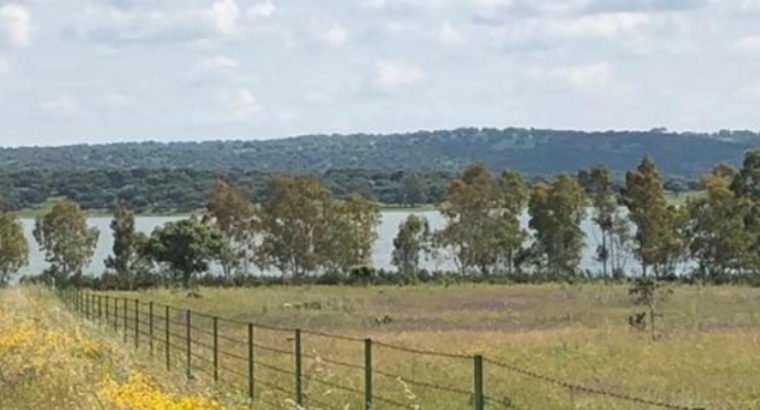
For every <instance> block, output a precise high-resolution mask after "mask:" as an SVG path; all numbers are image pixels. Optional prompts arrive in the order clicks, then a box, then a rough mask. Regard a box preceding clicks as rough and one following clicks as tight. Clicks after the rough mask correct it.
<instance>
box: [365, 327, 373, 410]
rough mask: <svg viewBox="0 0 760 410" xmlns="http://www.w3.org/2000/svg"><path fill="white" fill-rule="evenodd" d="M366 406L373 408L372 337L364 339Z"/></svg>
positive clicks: (367, 409) (367, 408) (366, 407)
mask: <svg viewBox="0 0 760 410" xmlns="http://www.w3.org/2000/svg"><path fill="white" fill-rule="evenodd" d="M364 408H365V410H370V409H372V339H364Z"/></svg>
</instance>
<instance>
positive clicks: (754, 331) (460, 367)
mask: <svg viewBox="0 0 760 410" xmlns="http://www.w3.org/2000/svg"><path fill="white" fill-rule="evenodd" d="M200 293H201V297H200V298H190V297H187V295H186V293H185V292H183V291H171V290H155V291H147V292H135V293H121V294H116V293H109V295H110V296H111V297H114V296H119V295H121V296H129V297H138V298H140V300H143V301H154V302H157V303H168V304H170V305H172V306H175V307H178V308H183V309H193V310H194V311H197V312H204V313H206V314H209V315H218V316H220V317H224V318H229V319H234V320H236V321H239V322H249V321H253V322H256V323H258V324H262V325H269V326H277V327H288V328H295V327H299V328H303V329H311V330H317V331H322V332H331V333H337V334H340V335H346V336H350V337H356V338H358V339H361V338H365V337H371V338H372V339H373V340H374V341H375V346H374V349H373V361H374V369H375V371H376V375H375V386H374V391H375V393H376V395H378V396H381V397H382V398H385V399H388V400H389V401H388V402H387V403H385V402H377V406H376V408H396V407H397V406H395V405H392V404H391V402H394V403H397V404H402V405H403V406H404V408H424V409H466V408H472V404H471V400H472V397H471V395H469V394H468V392H470V391H472V385H473V362H472V360H471V359H470V358H469V357H470V356H471V355H475V354H483V355H485V357H486V362H485V364H484V373H485V391H486V395H487V396H488V406H487V408H518V409H567V408H574V409H638V408H656V407H654V406H650V405H645V404H642V403H636V402H627V401H623V400H618V399H615V398H612V397H609V396H604V395H597V394H588V393H584V392H582V391H578V390H570V389H567V388H564V387H562V386H558V385H557V384H554V383H551V382H548V381H546V380H541V379H538V378H535V377H532V376H528V375H525V374H522V373H519V372H515V371H511V370H508V369H506V368H502V367H499V366H497V365H496V364H494V363H493V362H498V363H502V364H508V365H512V366H517V367H518V368H520V369H523V370H528V371H531V372H536V373H540V374H541V375H545V376H549V377H552V378H555V379H559V380H562V381H565V382H570V383H575V384H579V385H583V386H587V387H591V388H594V389H602V390H606V391H610V392H615V393H623V394H627V395H631V396H637V397H641V398H646V399H650V400H655V401H662V402H668V403H674V404H679V405H683V406H687V407H704V408H711V409H748V408H760V386H758V384H757V383H756V382H755V378H756V375H757V374H760V360H758V359H757V355H758V352H760V290H758V289H752V288H743V287H696V286H693V287H686V286H679V287H675V288H673V293H672V294H671V295H670V296H669V297H668V298H667V300H666V301H665V302H664V303H663V305H662V309H661V313H662V317H660V318H658V319H659V321H658V324H659V330H658V333H659V339H658V340H657V341H656V342H654V341H652V340H651V338H650V336H649V334H648V333H647V332H642V331H637V330H633V329H631V328H630V326H629V325H628V323H627V317H628V315H630V314H631V313H633V312H640V311H643V310H644V309H643V308H642V307H640V306H636V305H635V304H634V303H633V302H632V300H631V298H630V296H629V295H628V293H627V288H626V287H624V286H622V285H602V284H594V285H573V286H570V285H568V286H562V285H541V286H495V285H458V286H452V287H443V286H416V287H390V286H389V287H367V288H361V287H317V286H311V287H270V288H251V289H202V290H201V292H200ZM183 317H184V315H183V314H182V312H181V311H177V312H175V313H172V318H171V319H172V323H182V320H183ZM173 326H176V325H173ZM193 327H194V330H193V335H192V339H193V340H194V342H195V341H197V342H198V343H200V344H201V345H204V344H205V345H208V344H209V343H210V340H209V339H208V337H209V336H208V334H207V333H206V332H202V331H201V330H203V329H207V330H209V329H211V319H209V318H207V317H204V316H200V315H196V316H194V317H193ZM195 329H200V330H195ZM159 330H160V329H159ZM160 331H163V330H160ZM220 333H221V334H224V335H225V336H226V337H228V338H229V340H227V339H225V340H224V341H222V343H221V347H222V349H223V350H225V351H227V352H229V353H230V354H229V355H227V354H224V355H223V357H222V358H221V359H220V360H221V365H222V367H223V370H221V373H222V375H221V377H222V379H223V380H225V381H226V382H227V383H228V384H230V385H232V386H234V387H236V388H239V389H241V390H245V389H246V386H247V385H246V381H245V380H246V379H245V374H246V369H247V368H246V362H245V360H240V358H243V359H244V358H245V357H246V350H245V349H246V347H245V345H244V343H240V342H239V341H242V342H244V341H245V340H247V339H246V337H247V330H246V327H245V326H244V325H243V324H234V323H227V322H224V323H223V324H221V325H220ZM175 340H176V339H175ZM377 342H384V343H387V344H390V345H392V346H390V347H386V346H383V345H381V344H379V343H377ZM255 343H256V349H255V352H256V353H255V355H256V379H257V383H258V380H259V378H261V380H266V382H265V383H267V384H269V386H265V385H258V384H257V385H256V391H257V395H258V396H259V397H260V398H261V399H262V400H265V402H263V401H262V402H261V403H258V402H257V404H258V408H288V406H289V405H290V406H291V408H292V404H290V403H292V397H293V396H292V391H293V384H294V382H293V374H292V369H293V358H292V356H291V355H288V354H287V353H288V352H290V351H292V344H293V333H292V332H289V331H275V330H267V329H264V328H258V327H257V328H256V334H255ZM302 344H303V352H304V356H305V358H304V365H303V367H304V384H305V386H304V392H305V393H304V394H305V396H306V399H305V402H306V407H307V408H340V409H359V408H362V406H361V403H362V398H363V397H362V396H361V391H362V389H363V387H364V385H363V371H362V369H361V367H362V365H363V363H364V358H363V347H364V346H363V343H361V341H353V340H344V339H331V338H328V337H324V336H322V335H319V334H315V333H306V332H305V333H304V334H303V336H302ZM393 346H401V347H409V348H414V349H419V350H423V351H428V350H430V351H439V352H448V353H453V354H457V355H463V356H465V357H463V358H459V357H437V356H426V355H420V354H413V353H410V352H407V351H403V350H400V349H397V348H395V347H393ZM195 354H198V355H199V356H203V355H204V354H207V353H204V352H203V350H201V349H198V350H197V351H195ZM194 363H196V366H198V370H199V371H200V370H204V369H203V367H204V364H203V361H197V360H196V361H194ZM205 370H208V367H206V369H205ZM336 386H338V387H336ZM433 386H438V387H433ZM339 387H346V388H348V389H350V390H355V391H344V390H343V389H341V388H339ZM439 387H445V388H450V389H451V390H450V391H449V390H444V389H440V388H439ZM280 390H282V391H280ZM316 403H320V404H321V406H320V405H317V404H316Z"/></svg>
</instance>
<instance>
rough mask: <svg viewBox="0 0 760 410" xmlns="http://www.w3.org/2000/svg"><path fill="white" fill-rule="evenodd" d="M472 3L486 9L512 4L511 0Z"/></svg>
mask: <svg viewBox="0 0 760 410" xmlns="http://www.w3.org/2000/svg"><path fill="white" fill-rule="evenodd" d="M472 2H473V3H475V5H476V6H479V7H486V8H491V7H502V6H509V5H511V4H512V1H511V0H472Z"/></svg>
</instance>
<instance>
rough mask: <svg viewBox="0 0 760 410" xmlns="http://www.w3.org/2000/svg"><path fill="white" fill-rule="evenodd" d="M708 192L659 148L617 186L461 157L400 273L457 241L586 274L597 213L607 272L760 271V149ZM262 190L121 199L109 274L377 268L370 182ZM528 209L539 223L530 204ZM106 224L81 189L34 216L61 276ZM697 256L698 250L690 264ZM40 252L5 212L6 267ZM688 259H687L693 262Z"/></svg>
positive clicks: (719, 279)
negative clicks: (685, 182)
mask: <svg viewBox="0 0 760 410" xmlns="http://www.w3.org/2000/svg"><path fill="white" fill-rule="evenodd" d="M702 181H703V185H704V187H705V193H704V195H703V196H698V197H694V198H690V199H688V200H687V201H686V203H685V204H683V205H681V206H678V205H675V204H671V203H669V202H668V201H667V199H666V196H665V191H664V188H663V183H662V179H661V177H660V174H659V172H658V169H657V167H656V166H655V163H654V161H653V160H652V159H651V158H649V157H645V158H644V159H643V160H642V161H641V162H640V163H639V165H638V166H637V167H636V168H635V169H632V170H630V171H628V172H627V173H626V175H625V182H624V184H623V185H622V186H620V187H619V186H617V185H616V184H615V183H614V179H613V177H612V175H611V173H610V171H609V170H607V169H606V168H604V167H602V166H596V167H593V168H591V169H584V170H581V171H579V172H578V173H577V174H576V175H569V174H559V175H556V176H554V177H552V178H546V179H542V180H540V181H536V182H534V183H532V184H529V183H527V182H526V180H525V179H524V177H523V176H522V175H521V174H519V173H517V172H510V171H505V172H502V173H501V174H497V175H494V174H493V173H491V172H490V171H489V169H488V168H487V167H486V166H485V165H483V164H473V165H470V166H469V167H467V168H466V169H465V170H463V171H462V172H461V173H460V174H459V175H458V176H457V177H456V178H455V179H454V180H453V181H452V182H451V183H450V184H449V185H448V187H447V189H446V191H445V193H444V196H443V201H442V202H441V203H440V204H439V211H440V213H441V215H442V216H443V217H444V219H445V224H444V226H443V227H442V228H441V229H438V230H433V229H431V227H430V222H429V221H428V220H427V219H426V218H424V217H422V216H418V215H410V216H409V217H408V218H407V219H406V220H404V221H402V223H401V224H400V226H399V230H398V233H397V235H396V237H395V239H394V241H393V251H392V252H393V253H392V263H393V265H394V266H396V268H397V271H396V272H394V273H393V277H394V278H397V279H398V280H403V281H415V280H424V279H425V278H426V277H428V276H429V275H430V273H429V272H426V271H425V270H424V269H422V268H421V266H422V263H421V261H422V259H423V258H427V257H436V256H437V255H440V254H446V255H449V256H450V257H451V258H452V259H453V260H454V262H455V263H456V267H457V272H456V273H455V274H456V275H458V276H459V277H469V278H492V277H503V278H507V279H509V280H525V281H550V280H572V279H578V278H581V277H585V274H584V272H582V271H581V270H580V268H579V265H580V260H581V256H582V251H583V248H584V246H585V240H586V238H585V237H584V232H583V231H582V229H581V221H583V220H584V218H585V217H586V216H590V217H591V221H592V222H593V224H594V226H595V229H596V231H597V232H598V235H599V238H600V243H599V245H598V247H597V249H596V250H595V251H596V252H595V254H596V259H597V260H598V262H599V266H600V274H599V275H596V277H599V278H605V279H610V278H618V279H623V278H624V277H625V274H626V272H625V269H624V261H625V258H626V257H627V255H633V256H634V257H635V258H636V259H637V260H638V262H639V263H640V265H641V276H642V277H644V278H654V279H658V280H660V279H674V278H677V277H680V278H687V279H689V280H700V281H708V282H712V283H727V282H745V283H758V280H757V278H758V273H759V272H760V150H754V151H749V152H747V153H746V156H745V159H744V162H743V164H742V166H741V167H740V168H739V169H734V168H732V167H730V166H727V165H724V164H720V165H718V166H716V167H715V168H714V169H713V170H712V171H711V172H710V173H709V174H707V175H705V176H704V177H703V178H702ZM267 189H268V192H269V195H268V196H267V197H266V199H265V200H264V201H263V202H262V203H260V204H254V203H253V202H252V201H251V200H250V195H249V193H248V192H246V191H245V189H243V188H241V187H239V186H235V185H230V184H228V183H225V182H222V181H219V182H217V183H216V185H215V188H214V190H213V192H212V194H211V195H210V197H209V199H208V201H207V204H206V207H205V211H204V212H203V214H202V215H201V216H199V217H195V216H194V217H190V218H187V219H183V220H180V221H177V222H170V223H167V224H165V225H163V226H160V227H157V228H156V229H155V230H154V231H153V232H152V233H151V234H150V235H147V234H144V233H140V232H138V231H137V230H136V228H135V215H134V213H133V212H132V211H131V210H129V209H128V207H126V206H123V205H121V206H119V207H118V208H117V209H116V211H115V213H114V219H113V221H112V223H111V230H112V234H113V238H114V244H113V250H112V254H111V255H110V256H109V257H108V259H107V260H106V261H105V265H106V268H107V272H106V273H105V274H104V275H103V277H102V278H101V279H100V280H103V281H104V280H110V281H111V282H113V283H115V284H116V285H115V286H118V287H123V288H135V287H141V286H150V285H153V284H157V283H167V284H179V285H182V286H186V287H189V286H191V285H192V284H193V283H194V282H195V281H196V280H197V279H198V278H199V277H200V276H201V275H203V274H204V273H206V272H208V270H209V266H210V264H212V263H216V264H218V265H219V266H220V267H221V269H222V272H223V274H222V280H226V281H233V280H234V279H235V278H239V277H246V276H250V275H251V272H252V267H253V266H256V267H258V268H260V269H262V270H267V271H269V272H274V273H277V274H278V277H280V278H284V279H287V280H308V279H310V278H318V277H332V278H337V279H336V280H340V278H346V277H351V276H355V277H359V278H365V279H368V280H371V278H372V276H373V275H374V274H376V273H375V271H374V270H373V269H371V260H370V256H371V250H372V246H373V244H374V242H375V240H376V239H377V233H376V228H377V226H378V224H379V221H380V210H379V208H378V206H377V205H376V204H375V203H374V202H372V201H370V200H368V199H367V198H366V197H363V196H361V195H359V194H349V195H347V196H345V197H342V198H338V197H336V196H335V195H333V194H332V192H331V191H330V190H329V189H328V188H327V187H326V186H325V184H323V183H322V182H321V181H320V180H319V179H317V178H316V177H314V176H309V175H283V176H277V177H273V178H271V179H270V181H269V183H268V187H267ZM526 211H527V214H528V215H529V218H530V219H529V223H528V227H527V228H526V227H524V226H522V224H521V223H520V216H521V215H522V214H523V213H524V212H526ZM98 235H99V233H98V232H97V230H95V229H93V228H89V227H88V226H87V223H86V217H85V213H84V211H82V209H81V208H80V207H79V205H77V204H76V203H75V202H73V201H62V202H59V203H57V204H56V205H55V206H54V207H53V208H52V209H51V211H50V212H49V213H47V214H45V215H43V216H41V217H39V218H38V219H37V220H36V222H35V229H34V237H35V239H36V241H37V243H38V245H39V247H40V249H41V250H42V251H43V252H44V254H45V259H46V261H47V262H48V263H49V265H50V267H49V269H48V270H47V271H46V272H45V273H44V277H45V278H47V279H49V280H51V281H55V282H56V283H74V284H81V283H82V281H83V278H82V276H83V275H82V274H83V272H84V269H85V268H86V267H87V266H88V265H89V263H90V261H91V259H92V257H93V255H94V251H95V246H96V243H97V239H98ZM687 261H692V263H691V264H687ZM27 263H28V247H27V245H26V241H25V238H24V235H23V230H22V227H21V224H20V222H19V221H18V219H16V218H15V217H14V216H13V215H12V214H10V213H8V212H5V211H3V212H2V213H1V214H0V275H2V276H0V280H2V281H3V282H6V281H7V280H8V278H9V277H10V275H12V274H14V273H16V272H18V271H19V270H20V269H22V268H23V266H25V265H26V264H27ZM679 266H680V267H681V268H684V267H689V270H688V271H685V272H684V270H683V269H682V270H681V271H680V272H679Z"/></svg>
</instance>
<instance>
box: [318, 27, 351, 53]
mask: <svg viewBox="0 0 760 410" xmlns="http://www.w3.org/2000/svg"><path fill="white" fill-rule="evenodd" d="M320 38H321V39H322V41H324V42H325V43H326V44H327V45H329V46H330V47H340V46H342V45H343V44H345V42H346V40H347V39H348V32H347V31H346V29H345V28H343V26H342V25H340V23H332V24H331V25H330V27H329V28H328V29H327V30H325V31H324V32H322V33H321V34H320Z"/></svg>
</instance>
